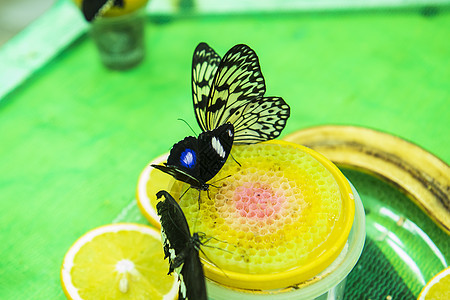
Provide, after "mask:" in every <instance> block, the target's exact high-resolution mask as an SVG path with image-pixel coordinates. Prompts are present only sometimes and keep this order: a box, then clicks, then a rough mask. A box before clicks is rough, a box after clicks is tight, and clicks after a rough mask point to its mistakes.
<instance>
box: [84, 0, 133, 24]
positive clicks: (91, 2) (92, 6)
mask: <svg viewBox="0 0 450 300" xmlns="http://www.w3.org/2000/svg"><path fill="white" fill-rule="evenodd" d="M124 5H125V4H124V0H83V1H82V3H81V11H82V12H83V15H84V18H85V19H86V20H87V21H89V22H91V21H92V20H93V19H95V18H96V17H98V16H101V15H103V14H104V13H106V11H108V10H109V9H110V8H111V7H113V6H116V7H124Z"/></svg>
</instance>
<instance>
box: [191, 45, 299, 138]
mask: <svg viewBox="0 0 450 300" xmlns="http://www.w3.org/2000/svg"><path fill="white" fill-rule="evenodd" d="M201 45H202V44H201ZM205 45H206V44H203V45H202V47H200V45H199V47H200V48H201V49H203V48H205V47H207V49H210V50H209V53H211V52H212V53H214V54H215V52H214V50H212V49H211V48H209V46H207V45H206V46H205ZM197 48H198V47H197ZM203 51H206V50H203ZM196 53H197V51H196ZM197 56H198V55H197ZM195 57H196V55H195V54H194V62H195V61H199V59H195ZM201 57H204V60H206V59H207V56H206V55H203V56H201ZM218 59H220V58H219V57H218V56H214V59H211V60H212V63H211V65H214V66H215V65H216V64H217V60H218ZM202 64H203V65H204V64H207V63H205V62H204V61H202ZM202 64H199V63H197V67H193V68H194V69H201V68H200V67H199V65H202ZM212 69H214V68H212ZM194 73H195V72H193V74H194ZM198 73H199V72H198ZM194 78H195V77H194V75H193V91H195V90H200V89H201V87H196V85H198V84H197V82H200V81H199V80H195V79H194ZM203 82H204V83H203V85H202V86H206V87H207V88H204V89H203V90H202V91H203V93H202V94H201V95H202V100H201V101H198V100H197V103H201V105H200V104H197V105H196V104H195V103H196V101H195V99H198V98H199V97H198V96H195V95H194V108H195V112H196V116H197V121H198V122H199V125H200V127H201V128H202V129H203V130H204V131H207V130H213V129H215V128H217V127H219V126H220V125H223V124H225V123H227V122H229V123H231V124H233V125H234V131H235V138H234V141H235V143H242V144H250V143H257V142H260V141H265V140H270V139H273V138H276V137H277V136H279V135H280V133H281V131H282V130H283V129H284V127H285V125H286V120H287V119H288V118H289V115H290V108H289V105H287V104H286V102H285V101H284V100H283V99H282V98H280V97H263V95H264V93H265V91H266V86H265V82H264V77H263V75H262V73H261V68H260V66H259V60H258V56H257V55H256V53H255V52H254V51H253V50H252V49H251V48H250V47H248V46H247V45H242V44H241V45H236V46H234V47H233V48H231V49H230V50H229V51H228V52H227V54H226V55H225V56H224V58H223V59H222V60H221V61H220V64H219V66H218V67H217V70H216V72H215V77H214V80H213V81H212V82H211V81H206V80H204V81H203ZM206 82H208V83H207V84H206ZM207 90H209V91H210V93H209V95H208V96H207V97H206V96H205V92H206V91H207ZM197 94H199V93H197ZM206 99H207V103H206ZM205 103H206V104H205Z"/></svg>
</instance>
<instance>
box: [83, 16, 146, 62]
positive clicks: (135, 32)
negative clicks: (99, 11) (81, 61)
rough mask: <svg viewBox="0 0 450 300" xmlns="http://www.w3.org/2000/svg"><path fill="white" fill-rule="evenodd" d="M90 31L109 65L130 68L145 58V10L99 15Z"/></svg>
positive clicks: (102, 58) (103, 58) (102, 59)
mask: <svg viewBox="0 0 450 300" xmlns="http://www.w3.org/2000/svg"><path fill="white" fill-rule="evenodd" d="M90 34H91V36H92V39H93V40H94V42H95V44H96V46H97V49H98V51H99V54H100V59H101V61H102V63H103V64H104V65H105V66H106V67H107V68H109V69H114V70H125V69H130V68H132V67H134V66H136V65H138V64H139V63H140V62H141V61H142V60H143V59H144V57H145V42H144V34H145V9H144V8H141V9H138V10H136V11H134V12H132V13H129V14H125V15H121V16H112V17H100V18H97V19H95V20H94V21H93V22H92V24H91V28H90Z"/></svg>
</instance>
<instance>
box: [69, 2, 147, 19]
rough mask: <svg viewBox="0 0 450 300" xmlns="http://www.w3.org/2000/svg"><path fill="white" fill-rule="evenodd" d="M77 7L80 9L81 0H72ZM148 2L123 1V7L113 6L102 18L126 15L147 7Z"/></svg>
mask: <svg viewBox="0 0 450 300" xmlns="http://www.w3.org/2000/svg"><path fill="white" fill-rule="evenodd" d="M73 1H74V2H75V4H76V5H77V6H78V7H81V2H82V0H73ZM147 2H148V0H124V5H123V7H117V6H113V7H111V8H110V9H109V10H108V11H107V12H106V13H105V14H104V15H103V16H104V17H117V16H123V15H127V14H129V13H132V12H134V11H136V10H138V9H139V8H141V7H144V6H146V5H147Z"/></svg>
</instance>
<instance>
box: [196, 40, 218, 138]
mask: <svg viewBox="0 0 450 300" xmlns="http://www.w3.org/2000/svg"><path fill="white" fill-rule="evenodd" d="M219 63H220V56H219V55H217V53H216V52H215V51H214V50H213V49H212V48H211V47H209V46H208V44H206V43H200V44H198V46H197V48H196V49H195V51H194V57H193V59H192V98H193V100H194V111H195V117H196V118H197V122H198V125H199V126H200V128H201V129H202V130H203V131H207V130H211V128H209V129H208V127H207V126H206V120H205V117H206V107H207V104H208V96H209V93H210V90H211V86H212V82H213V79H214V75H215V74H216V71H217V67H218V66H219Z"/></svg>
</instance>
